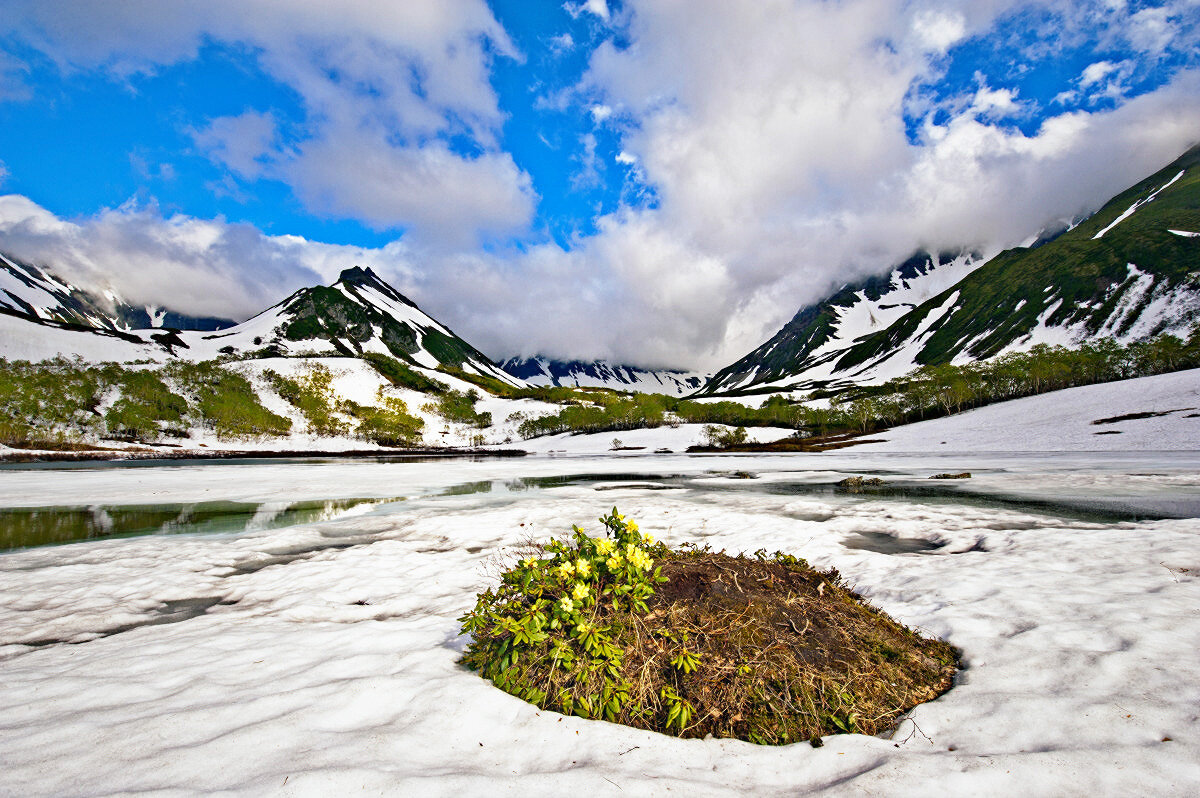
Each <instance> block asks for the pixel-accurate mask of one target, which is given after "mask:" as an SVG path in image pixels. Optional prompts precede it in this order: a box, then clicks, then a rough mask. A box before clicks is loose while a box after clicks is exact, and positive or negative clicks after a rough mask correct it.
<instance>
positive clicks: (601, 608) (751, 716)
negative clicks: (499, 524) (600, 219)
mask: <svg viewBox="0 0 1200 798" xmlns="http://www.w3.org/2000/svg"><path fill="white" fill-rule="evenodd" d="M600 522H601V523H602V524H603V526H604V529H605V534H604V536H602V537H597V538H593V537H589V536H588V535H587V534H586V533H585V532H584V531H583V530H582V529H580V528H579V527H574V528H573V531H572V534H571V537H570V538H569V539H568V540H566V541H553V542H550V543H548V544H545V545H541V546H535V547H533V548H532V550H531V551H530V553H529V556H526V557H524V558H523V559H521V561H520V562H519V563H518V564H517V565H515V566H514V567H513V568H511V569H510V570H509V571H507V572H506V573H504V574H503V576H502V577H501V584H500V586H499V588H498V589H495V590H487V591H485V592H483V593H481V594H479V597H478V601H477V603H476V606H475V608H474V610H472V611H471V612H469V613H467V614H466V615H465V616H463V617H462V618H461V619H460V620H461V621H462V623H463V632H464V633H466V634H470V635H471V636H472V640H471V642H470V643H469V645H468V646H467V650H466V654H465V655H464V657H463V663H464V664H465V665H467V666H468V667H470V668H472V669H474V670H476V671H478V672H479V673H480V675H481V676H483V677H485V678H488V679H491V680H492V682H493V683H494V684H495V685H496V686H497V687H499V688H500V689H502V690H505V691H506V692H508V693H511V694H513V695H515V696H518V697H519V698H522V699H524V700H526V701H529V702H531V703H533V704H535V705H537V706H539V707H542V708H544V709H551V710H555V711H559V712H563V713H566V714H571V715H579V716H582V717H586V718H602V719H604V720H608V721H612V722H616V723H623V724H626V725H629V726H635V727H638V728H643V729H650V730H653V731H659V732H664V733H668V734H675V735H678V736H684V737H702V736H705V735H707V734H712V735H713V736H715V737H736V738H740V739H744V740H749V741H751V742H756V743H764V744H783V743H791V742H797V741H801V740H811V739H814V738H817V737H819V736H821V735H824V734H833V733H837V732H860V733H864V734H876V733H878V732H880V731H883V730H885V729H887V728H889V727H890V726H892V725H893V724H894V723H896V722H897V720H898V719H899V718H900V717H901V716H902V715H903V713H905V712H907V711H908V710H909V709H911V708H912V707H913V706H915V705H916V704H918V703H921V702H923V701H927V700H930V699H932V698H934V697H936V696H937V695H940V694H941V693H943V692H945V691H946V690H947V689H949V687H950V685H951V680H952V678H953V674H954V671H955V665H956V652H955V651H954V649H953V648H952V647H951V646H949V645H948V644H946V643H944V642H940V641H936V640H927V639H924V638H921V637H920V636H919V635H917V634H916V633H914V632H912V631H911V630H908V629H906V628H904V627H903V626H901V625H900V624H898V623H896V622H895V621H893V620H892V619H891V618H889V617H888V616H886V615H884V614H883V613H881V612H879V611H878V610H876V609H874V608H872V607H870V606H869V605H868V604H866V603H865V602H864V601H863V600H862V599H861V598H860V597H859V596H858V595H856V594H855V593H853V592H852V591H850V590H848V589H847V588H846V587H845V586H844V584H843V583H842V581H841V578H840V576H839V575H838V573H837V572H836V571H833V570H830V571H819V570H816V569H813V568H811V567H809V565H808V564H807V563H805V562H804V561H803V560H800V559H797V558H796V557H793V556H791V555H786V554H782V553H779V552H776V554H775V555H774V556H772V557H768V556H767V554H766V552H765V551H760V552H758V553H757V555H756V557H755V558H754V559H751V558H747V557H730V556H728V555H725V554H724V553H714V552H712V551H710V550H708V549H706V548H705V549H697V548H694V547H692V548H687V547H685V548H683V549H681V550H677V551H671V550H669V549H668V548H667V547H666V546H663V545H661V544H656V543H655V542H654V541H653V539H652V538H650V537H649V536H648V535H644V534H641V533H640V532H639V530H638V527H637V524H635V523H634V522H633V521H630V520H628V519H626V518H625V517H624V516H622V515H620V514H618V513H617V510H616V508H613V511H612V512H611V513H610V514H609V515H607V516H605V517H604V518H601V519H600Z"/></svg>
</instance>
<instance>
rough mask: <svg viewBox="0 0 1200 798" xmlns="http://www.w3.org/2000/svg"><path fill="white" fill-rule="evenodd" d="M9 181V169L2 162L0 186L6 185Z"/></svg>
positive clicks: (0, 162)
mask: <svg viewBox="0 0 1200 798" xmlns="http://www.w3.org/2000/svg"><path fill="white" fill-rule="evenodd" d="M7 179H8V167H7V166H5V165H4V161H0V186H3V185H4V181H5V180H7Z"/></svg>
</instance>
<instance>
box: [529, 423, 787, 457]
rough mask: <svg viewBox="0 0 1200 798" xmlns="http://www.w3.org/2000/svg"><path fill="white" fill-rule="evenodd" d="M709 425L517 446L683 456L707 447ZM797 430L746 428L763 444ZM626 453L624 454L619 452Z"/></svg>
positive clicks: (564, 438) (563, 451)
mask: <svg viewBox="0 0 1200 798" xmlns="http://www.w3.org/2000/svg"><path fill="white" fill-rule="evenodd" d="M706 426H709V425H707V424H680V425H679V426H677V427H669V426H664V427H656V428H655V429H633V430H621V431H618V432H598V433H593V434H587V435H572V434H570V433H563V434H561V435H547V436H544V437H541V438H532V439H530V440H527V441H518V442H517V443H515V444H514V445H515V446H517V447H519V448H521V449H524V450H525V451H528V452H534V453H545V454H549V453H555V454H573V455H574V454H603V453H605V452H610V451H612V450H613V446H612V443H613V440H614V439H616V440H619V441H621V445H622V446H631V447H634V446H636V447H642V449H644V450H646V451H647V452H653V451H654V450H655V449H664V448H665V449H671V450H672V451H674V452H682V451H685V450H686V449H687V447H689V446H694V445H700V444H702V443H704V428H705V427H706ZM712 426H715V427H720V428H721V429H723V430H729V429H733V428H732V427H729V426H727V425H725V424H714V425H712ZM792 432H794V430H791V429H787V428H785V427H746V440H748V441H751V442H754V443H759V442H763V441H775V440H779V439H780V438H786V437H788V436H789V435H791V434H792ZM618 453H624V452H618Z"/></svg>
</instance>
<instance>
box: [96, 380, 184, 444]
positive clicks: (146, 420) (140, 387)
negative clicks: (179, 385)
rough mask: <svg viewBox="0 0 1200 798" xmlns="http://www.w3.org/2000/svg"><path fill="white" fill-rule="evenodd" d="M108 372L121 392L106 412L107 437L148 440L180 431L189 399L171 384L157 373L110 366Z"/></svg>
mask: <svg viewBox="0 0 1200 798" xmlns="http://www.w3.org/2000/svg"><path fill="white" fill-rule="evenodd" d="M105 372H106V376H108V377H110V378H115V380H114V381H115V383H116V385H117V388H118V390H119V391H120V394H121V395H120V398H118V399H117V400H116V401H115V402H113V403H112V405H111V406H110V407H109V408H108V410H107V411H106V412H105V414H104V425H105V427H106V428H107V429H108V437H110V438H118V439H121V440H126V441H146V440H155V439H156V438H158V437H159V436H160V435H162V434H164V433H166V434H171V433H179V432H180V431H181V430H180V428H181V427H183V426H184V419H185V417H186V416H187V413H188V403H187V400H186V399H184V398H183V397H182V396H180V395H179V394H177V393H175V392H173V391H172V390H171V389H170V388H168V387H167V384H166V383H165V382H163V380H162V378H161V377H160V376H159V375H158V374H156V373H155V372H153V371H148V370H142V369H137V370H134V369H114V368H113V367H111V366H109V367H106V369H105Z"/></svg>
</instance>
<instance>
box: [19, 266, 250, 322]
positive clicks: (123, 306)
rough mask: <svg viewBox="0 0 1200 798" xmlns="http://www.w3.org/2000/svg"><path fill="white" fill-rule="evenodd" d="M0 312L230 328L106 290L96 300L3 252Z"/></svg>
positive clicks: (44, 319)
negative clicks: (139, 303) (134, 301)
mask: <svg viewBox="0 0 1200 798" xmlns="http://www.w3.org/2000/svg"><path fill="white" fill-rule="evenodd" d="M0 313H8V314H11V315H17V316H25V317H28V318H30V319H32V320H35V321H41V322H50V323H58V324H66V325H78V326H81V327H88V328H94V329H100V330H114V331H125V332H128V331H130V330H137V329H147V328H166V329H176V330H219V329H222V328H224V327H232V326H233V322H232V321H230V320H229V319H218V318H210V317H198V316H186V315H183V314H179V313H175V312H174V311H170V310H166V309H163V308H155V307H137V306H134V305H132V304H130V303H128V302H126V301H124V300H123V299H121V297H119V296H117V295H116V294H114V293H112V292H105V294H104V296H103V297H97V296H95V295H94V294H92V293H91V292H89V291H86V290H84V289H82V288H79V287H78V286H74V285H71V284H70V283H68V282H65V281H63V280H60V279H58V278H57V277H54V276H53V275H51V274H48V273H47V272H45V271H43V270H42V269H39V268H38V267H37V266H34V265H32V264H29V263H25V262H24V261H21V260H19V259H17V258H14V257H12V256H10V255H5V254H3V253H0Z"/></svg>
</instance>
